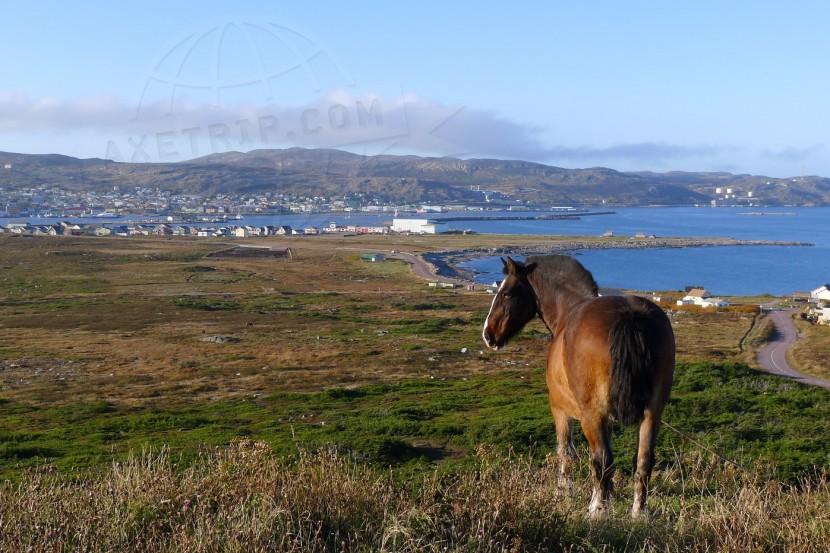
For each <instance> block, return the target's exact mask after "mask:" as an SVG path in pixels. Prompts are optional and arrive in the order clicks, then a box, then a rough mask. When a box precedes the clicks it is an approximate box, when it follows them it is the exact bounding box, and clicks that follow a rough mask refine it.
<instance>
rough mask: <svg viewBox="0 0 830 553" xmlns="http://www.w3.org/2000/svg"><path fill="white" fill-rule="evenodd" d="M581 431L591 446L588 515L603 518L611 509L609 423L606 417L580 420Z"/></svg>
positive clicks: (611, 455) (612, 458) (612, 484)
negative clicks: (592, 477) (592, 486)
mask: <svg viewBox="0 0 830 553" xmlns="http://www.w3.org/2000/svg"><path fill="white" fill-rule="evenodd" d="M582 431H583V433H584V434H585V438H586V439H587V440H588V445H589V446H590V448H591V468H592V469H593V473H594V490H593V493H592V494H591V503H589V504H588V516H590V517H591V518H603V517H605V516H607V515H608V514H609V513H610V510H611V492H612V491H613V486H614V483H613V477H614V456H613V454H612V452H611V425H610V423H609V421H608V420H607V419H593V420H590V419H589V420H585V419H583V420H582Z"/></svg>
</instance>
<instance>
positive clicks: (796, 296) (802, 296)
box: [793, 292, 812, 302]
mask: <svg viewBox="0 0 830 553" xmlns="http://www.w3.org/2000/svg"><path fill="white" fill-rule="evenodd" d="M811 297H812V296H811V295H810V292H793V301H799V302H808V301H810V298H811Z"/></svg>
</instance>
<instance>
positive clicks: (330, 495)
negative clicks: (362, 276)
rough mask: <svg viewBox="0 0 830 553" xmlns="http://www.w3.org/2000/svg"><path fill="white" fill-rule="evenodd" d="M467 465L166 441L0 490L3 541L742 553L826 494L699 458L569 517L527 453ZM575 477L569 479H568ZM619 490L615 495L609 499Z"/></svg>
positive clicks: (780, 542)
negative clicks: (100, 466) (156, 448)
mask: <svg viewBox="0 0 830 553" xmlns="http://www.w3.org/2000/svg"><path fill="white" fill-rule="evenodd" d="M476 465H477V468H476V469H474V470H470V471H468V472H465V473H463V474H461V475H458V476H454V477H451V478H441V477H439V476H438V475H437V474H432V475H428V476H426V477H424V479H423V480H422V481H421V482H420V483H418V484H417V485H416V486H415V487H414V488H412V487H410V485H401V484H397V483H395V481H394V480H392V479H391V477H390V475H389V474H388V473H385V472H383V471H377V470H374V469H371V468H367V466H365V465H360V464H356V463H353V462H350V461H349V460H348V459H347V458H345V457H343V456H339V455H337V454H336V453H332V452H319V453H307V452H304V451H300V452H299V453H298V454H297V455H296V456H294V457H293V458H290V459H285V458H277V457H275V456H274V455H272V454H271V452H270V450H269V448H268V446H267V445H264V444H259V443H253V442H249V441H246V442H238V443H235V444H232V445H231V446H230V447H228V448H223V449H215V450H210V451H206V452H205V453H204V454H203V456H202V457H201V459H200V461H199V462H198V463H196V464H195V465H193V466H190V467H189V468H187V469H185V470H179V469H177V467H176V464H175V462H174V461H173V460H171V459H170V457H169V455H168V454H167V453H166V452H165V451H161V452H144V453H142V454H136V455H133V456H132V457H130V458H129V459H127V460H126V461H125V462H122V463H116V464H113V465H112V466H111V467H109V468H108V469H105V470H102V471H100V472H98V473H93V474H90V475H89V476H88V477H85V478H81V479H78V480H72V481H67V480H65V479H64V478H63V477H61V475H59V474H55V473H52V472H51V471H49V470H48V469H41V470H39V471H34V472H31V473H29V474H28V475H27V476H26V477H25V478H24V479H23V480H22V481H21V482H20V483H19V484H18V485H15V486H12V485H10V484H8V483H7V484H6V485H5V486H3V487H2V488H0V549H2V550H3V551H68V550H79V551H124V552H130V551H141V552H153V551H191V552H200V551H297V552H299V551H303V552H305V551H335V550H336V551H406V552H414V551H517V552H518V551H542V550H545V551H547V550H554V551H558V550H563V551H600V550H602V551H605V550H614V551H617V550H625V551H681V550H682V551H693V552H694V551H701V552H702V551H730V552H735V553H741V552H755V551H787V552H815V551H827V550H828V549H829V548H830V530H828V529H830V514H828V510H827V505H828V504H830V489H828V487H827V485H826V484H824V485H821V484H820V485H814V484H806V483H805V485H804V486H802V487H795V488H785V487H783V486H782V485H781V484H778V483H775V482H768V483H765V482H761V481H758V480H757V479H756V478H753V477H750V476H748V475H746V474H744V473H740V472H736V471H735V470H731V469H730V468H729V466H723V465H720V464H718V463H715V462H712V461H711V460H708V459H706V458H704V457H702V456H686V457H678V458H677V459H675V462H674V464H673V465H672V466H671V467H669V468H668V469H667V470H664V471H660V472H657V473H656V474H655V477H654V488H655V492H654V493H653V494H652V497H651V498H650V500H649V504H650V509H651V512H652V515H651V518H650V519H648V520H644V521H630V520H629V519H628V518H627V517H626V516H625V514H624V512H623V510H624V509H625V502H624V501H623V500H621V499H618V500H617V502H616V503H617V509H616V511H617V512H616V513H615V516H614V518H612V519H611V520H607V521H603V522H601V523H593V522H590V521H588V520H586V518H585V517H584V515H583V512H582V507H583V506H584V505H585V504H586V502H587V498H588V496H589V493H590V490H589V489H587V486H584V485H582V484H579V486H578V488H577V489H576V493H575V495H574V496H572V497H571V496H563V495H562V493H561V490H559V489H558V488H557V487H556V484H555V483H556V475H555V473H556V468H555V464H554V462H553V459H552V457H551V456H548V457H546V458H545V459H543V460H541V461H539V460H536V461H534V460H533V459H531V458H528V457H523V456H512V455H503V454H497V453H494V452H493V451H491V450H488V449H485V448H480V449H479V450H478V453H477V456H476ZM583 481H587V480H585V479H582V478H578V479H577V482H578V483H579V482H583ZM629 492H630V490H629V489H622V490H620V496H623V495H624V494H626V495H627V494H628V493H629Z"/></svg>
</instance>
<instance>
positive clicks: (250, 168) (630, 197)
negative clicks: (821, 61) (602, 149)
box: [0, 148, 830, 206]
mask: <svg viewBox="0 0 830 553" xmlns="http://www.w3.org/2000/svg"><path fill="white" fill-rule="evenodd" d="M42 184H51V185H54V186H58V187H61V188H67V189H73V190H98V191H102V192H103V191H108V190H112V189H113V186H118V187H120V188H121V189H122V190H123V189H124V188H128V187H135V186H140V187H147V188H160V189H163V190H170V191H172V192H175V193H181V194H217V193H225V194H232V195H239V194H243V193H258V192H277V193H282V194H293V195H295V196H308V197H313V196H319V197H329V198H337V197H343V196H344V195H347V194H351V195H356V194H363V195H364V196H365V197H372V198H376V199H377V200H379V201H381V202H385V203H392V204H407V203H472V202H481V201H483V199H484V191H487V192H495V193H497V194H490V197H491V200H492V199H494V198H495V199H498V198H501V200H499V201H504V202H506V203H509V202H513V203H515V202H516V201H517V200H518V201H522V202H533V203H536V204H539V205H543V206H544V205H602V204H605V205H609V206H647V205H660V206H672V205H693V204H709V203H710V202H711V201H712V200H717V201H718V203H720V204H742V205H747V204H749V203H752V204H755V205H769V206H774V205H802V206H818V205H825V206H826V205H830V179H828V178H823V177H816V176H807V177H792V178H785V179H782V178H770V177H764V176H757V175H734V174H731V173H693V172H678V171H673V172H669V173H653V172H644V171H640V172H620V171H615V170H613V169H606V168H601V167H598V168H591V169H563V168H560V167H552V166H548V165H543V164H540V163H531V162H527V161H504V160H497V159H466V160H462V159H455V158H434V157H418V156H394V155H378V156H361V155H356V154H352V153H348V152H344V151H340V150H322V149H321V150H310V149H304V148H289V149H285V150H276V149H275V150H255V151H251V152H248V153H238V152H230V153H222V154H212V155H209V156H205V157H202V158H198V159H194V160H190V161H182V162H176V163H120V162H118V163H117V162H113V161H108V160H102V159H77V158H73V157H68V156H63V155H57V154H48V155H33V154H14V153H5V152H0V187H2V188H6V189H7V190H14V189H23V188H28V187H32V186H37V185H42Z"/></svg>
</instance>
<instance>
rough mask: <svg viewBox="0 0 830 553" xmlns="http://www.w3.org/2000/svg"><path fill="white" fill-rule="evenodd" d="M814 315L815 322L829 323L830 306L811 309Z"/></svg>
mask: <svg viewBox="0 0 830 553" xmlns="http://www.w3.org/2000/svg"><path fill="white" fill-rule="evenodd" d="M813 312H814V314H815V315H816V323H817V324H820V325H830V307H821V308H817V309H815V310H813Z"/></svg>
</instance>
